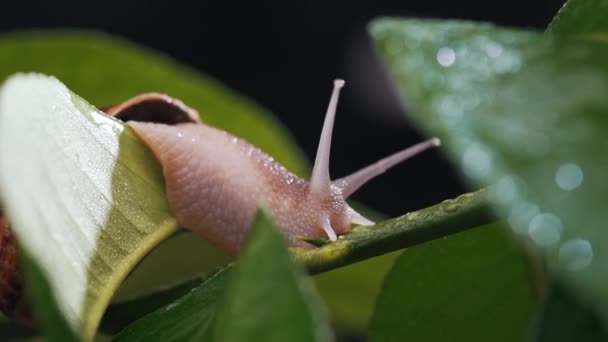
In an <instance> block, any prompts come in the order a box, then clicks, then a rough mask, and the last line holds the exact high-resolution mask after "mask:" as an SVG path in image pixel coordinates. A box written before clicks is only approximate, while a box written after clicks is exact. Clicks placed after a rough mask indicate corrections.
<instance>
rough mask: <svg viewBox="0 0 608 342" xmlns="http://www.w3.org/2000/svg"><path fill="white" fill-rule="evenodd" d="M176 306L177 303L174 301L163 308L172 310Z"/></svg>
mask: <svg viewBox="0 0 608 342" xmlns="http://www.w3.org/2000/svg"><path fill="white" fill-rule="evenodd" d="M176 306H177V303H176V302H173V303H171V304H169V305H167V306H166V307H165V310H166V311H170V310H173V309H175V307H176Z"/></svg>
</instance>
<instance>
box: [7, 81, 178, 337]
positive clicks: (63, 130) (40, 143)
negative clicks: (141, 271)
mask: <svg viewBox="0 0 608 342" xmlns="http://www.w3.org/2000/svg"><path fill="white" fill-rule="evenodd" d="M49 117H52V118H53V120H48V118H49ZM0 189H2V193H1V195H2V202H3V203H4V205H5V207H6V209H7V212H8V213H9V217H10V219H11V228H12V229H13V231H14V233H15V235H16V236H17V238H18V241H19V243H20V246H21V247H22V251H23V252H24V253H25V254H27V255H28V256H30V258H29V260H31V263H32V265H30V269H34V270H36V272H32V273H31V274H32V275H33V276H34V277H35V278H37V279H38V280H36V281H34V280H33V278H30V279H27V280H26V285H28V286H32V288H33V289H34V290H36V289H37V287H38V286H40V289H38V290H36V291H34V292H35V294H36V295H34V298H33V299H34V300H35V302H34V304H35V306H36V307H35V310H36V311H37V312H38V314H39V316H40V317H39V318H40V319H42V320H43V326H48V327H59V326H60V325H56V324H55V323H51V322H49V321H46V318H47V315H45V314H44V313H45V311H40V310H46V309H48V310H50V308H51V307H50V306H49V304H48V303H51V302H52V299H51V298H45V295H48V294H52V297H54V299H55V300H56V303H57V310H58V312H59V313H61V314H62V315H63V318H64V319H65V321H66V323H67V325H68V326H69V327H70V329H71V331H72V332H73V333H74V334H75V335H77V336H78V337H80V338H83V339H85V340H87V339H90V338H91V337H92V336H93V335H94V333H95V330H96V328H97V325H98V323H99V319H100V318H101V315H102V313H103V311H104V310H105V308H106V306H107V303H108V302H109V300H110V297H111V296H112V294H113V293H114V291H115V290H116V288H117V287H118V285H119V284H120V282H121V281H122V280H123V279H124V277H125V276H126V275H127V273H128V272H129V270H130V269H131V268H132V267H133V266H134V264H135V263H136V262H137V261H138V260H139V259H140V258H141V257H142V256H143V255H144V254H145V253H147V252H148V251H149V250H150V249H151V248H152V247H153V246H154V245H156V244H157V243H158V241H159V240H162V239H164V238H165V237H167V236H168V235H169V234H171V233H172V232H173V231H175V229H176V225H175V221H174V219H173V218H172V217H171V216H170V214H169V209H168V206H167V203H166V200H165V195H164V187H163V180H162V175H161V173H160V169H159V166H158V163H157V162H156V160H155V159H154V157H153V156H152V154H151V153H150V152H149V151H148V149H147V148H146V147H145V146H144V145H143V144H141V143H140V142H139V140H138V139H137V138H136V137H135V135H134V134H133V133H132V132H131V131H130V130H127V129H125V128H124V126H123V125H122V124H121V123H120V122H118V121H116V120H113V119H110V118H108V117H107V116H105V115H104V114H102V113H100V112H98V111H96V110H95V109H94V108H92V107H91V106H90V105H89V104H88V103H86V102H85V101H83V100H82V99H81V98H79V97H78V96H76V95H74V94H73V93H71V92H70V91H69V90H68V89H67V88H65V86H64V85H63V84H61V83H60V82H58V81H57V80H56V79H53V78H49V77H46V76H41V75H34V74H30V75H20V76H15V77H13V78H11V79H10V80H9V81H7V82H6V83H5V84H4V86H3V87H2V89H1V90H0ZM26 274H27V273H26ZM43 280H44V281H43ZM30 283H33V284H30ZM45 283H48V285H49V286H50V288H49V289H46V288H43V287H44V286H42V285H41V284H45ZM38 294H44V295H38ZM44 303H47V304H44ZM38 306H41V308H40V307H38ZM49 315H50V314H49ZM48 317H50V316H48ZM49 338H51V337H49Z"/></svg>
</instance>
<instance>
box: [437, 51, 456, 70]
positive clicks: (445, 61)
mask: <svg viewBox="0 0 608 342" xmlns="http://www.w3.org/2000/svg"><path fill="white" fill-rule="evenodd" d="M437 62H438V63H439V64H440V65H441V66H443V67H446V68H448V67H451V66H452V65H454V63H455V62H456V53H455V52H454V50H453V49H451V48H449V47H442V48H441V49H439V51H437Z"/></svg>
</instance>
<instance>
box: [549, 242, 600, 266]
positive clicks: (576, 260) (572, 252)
mask: <svg viewBox="0 0 608 342" xmlns="http://www.w3.org/2000/svg"><path fill="white" fill-rule="evenodd" d="M558 260H559V262H560V263H561V264H562V265H564V266H565V267H566V269H568V270H569V271H579V270H581V269H583V268H585V267H587V266H589V264H590V263H591V260H593V248H591V244H590V243H589V241H587V240H585V239H580V238H579V239H572V240H568V241H566V242H564V243H563V244H562V245H561V247H560V248H559V252H558Z"/></svg>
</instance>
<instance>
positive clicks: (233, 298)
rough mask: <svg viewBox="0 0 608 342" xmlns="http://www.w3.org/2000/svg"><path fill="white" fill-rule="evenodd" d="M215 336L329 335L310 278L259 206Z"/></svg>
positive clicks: (302, 337) (229, 338)
mask: <svg viewBox="0 0 608 342" xmlns="http://www.w3.org/2000/svg"><path fill="white" fill-rule="evenodd" d="M215 340H216V341H223V342H226V341H244V340H254V341H269V342H270V341H277V342H282V341H330V340H331V332H330V328H329V325H328V322H327V318H326V315H325V312H324V310H323V308H322V307H321V304H320V302H319V301H318V299H317V297H316V294H315V293H314V288H313V286H312V283H311V282H310V279H308V278H307V277H306V275H305V274H304V272H303V271H302V270H300V269H299V268H298V267H296V265H294V263H293V261H292V260H291V256H290V254H289V252H288V250H287V244H286V242H285V240H284V239H283V236H282V235H281V234H280V233H279V232H278V230H277V228H276V227H275V225H274V224H273V223H272V222H271V221H270V218H269V217H268V216H267V215H266V214H265V213H263V212H261V213H260V214H259V215H258V217H257V219H256V222H255V224H254V226H253V228H252V231H251V233H250V234H249V237H248V239H247V242H246V244H245V247H244V250H243V252H242V254H241V256H240V259H239V262H238V263H237V265H236V267H235V270H234V274H233V275H232V278H231V279H230V284H229V285H228V288H227V289H226V293H225V297H224V302H223V306H222V307H221V310H220V312H219V313H218V316H217V320H216V325H215Z"/></svg>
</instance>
